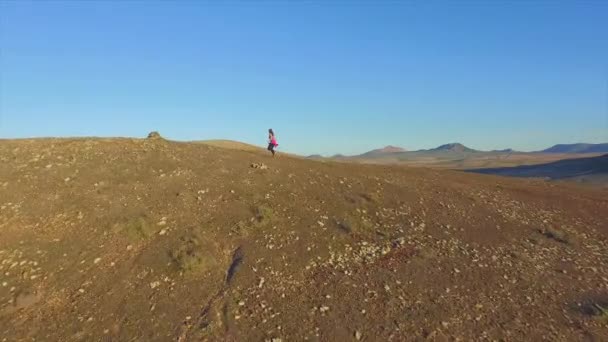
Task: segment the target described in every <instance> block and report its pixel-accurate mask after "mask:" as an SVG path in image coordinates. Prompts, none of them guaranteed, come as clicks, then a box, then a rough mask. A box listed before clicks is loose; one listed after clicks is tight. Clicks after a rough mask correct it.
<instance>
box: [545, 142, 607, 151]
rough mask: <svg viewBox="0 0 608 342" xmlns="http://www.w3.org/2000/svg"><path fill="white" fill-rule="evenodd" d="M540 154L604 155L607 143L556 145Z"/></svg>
mask: <svg viewBox="0 0 608 342" xmlns="http://www.w3.org/2000/svg"><path fill="white" fill-rule="evenodd" d="M540 152H544V153H604V152H608V143H604V144H583V143H580V144H558V145H554V146H552V147H549V148H548V149H546V150H542V151H540Z"/></svg>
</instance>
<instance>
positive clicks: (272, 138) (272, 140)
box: [270, 135, 278, 145]
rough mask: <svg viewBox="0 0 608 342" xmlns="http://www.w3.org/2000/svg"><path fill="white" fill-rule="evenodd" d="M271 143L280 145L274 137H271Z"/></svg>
mask: <svg viewBox="0 0 608 342" xmlns="http://www.w3.org/2000/svg"><path fill="white" fill-rule="evenodd" d="M270 143H271V144H273V145H278V144H277V138H275V137H274V135H273V136H271V137H270Z"/></svg>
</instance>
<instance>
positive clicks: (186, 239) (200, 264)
mask: <svg viewBox="0 0 608 342" xmlns="http://www.w3.org/2000/svg"><path fill="white" fill-rule="evenodd" d="M169 256H170V257H171V260H172V262H173V263H174V264H175V266H177V268H178V269H179V270H180V271H182V272H184V273H185V274H192V273H197V272H200V271H201V270H203V269H206V268H208V267H209V266H210V265H212V264H213V263H214V261H215V259H214V258H213V253H211V252H210V251H208V250H206V249H205V246H204V245H203V243H202V239H201V237H200V236H199V235H198V234H194V233H189V234H187V235H185V236H183V237H181V238H180V246H179V247H177V248H176V249H174V250H171V251H169Z"/></svg>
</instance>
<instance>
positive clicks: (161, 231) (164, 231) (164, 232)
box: [158, 228, 167, 235]
mask: <svg viewBox="0 0 608 342" xmlns="http://www.w3.org/2000/svg"><path fill="white" fill-rule="evenodd" d="M165 234H167V229H165V228H163V229H161V230H160V232H158V235H165Z"/></svg>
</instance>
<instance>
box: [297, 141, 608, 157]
mask: <svg viewBox="0 0 608 342" xmlns="http://www.w3.org/2000/svg"><path fill="white" fill-rule="evenodd" d="M473 153H485V154H488V153H491V154H509V153H521V154H524V153H561V154H567V153H572V154H575V153H608V143H602V144H585V143H578V144H558V145H554V146H552V147H550V148H547V149H545V150H542V151H536V152H518V151H515V150H513V149H511V148H507V149H504V150H492V151H481V150H476V149H472V148H470V147H467V146H465V145H463V144H461V143H450V144H444V145H441V146H438V147H435V148H432V149H428V150H416V151H408V150H406V149H404V148H401V147H397V146H391V145H389V146H386V147H383V148H379V149H375V150H371V151H368V152H365V153H362V154H359V155H354V156H345V155H342V154H336V155H334V156H331V157H329V158H330V159H378V158H389V157H393V158H397V157H399V156H406V155H418V156H421V155H423V154H429V155H437V154H442V155H445V154H462V155H470V154H473ZM308 158H311V159H322V158H324V157H322V156H321V155H318V154H316V155H311V156H309V157H308Z"/></svg>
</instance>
